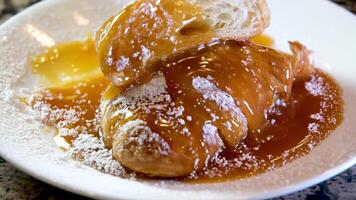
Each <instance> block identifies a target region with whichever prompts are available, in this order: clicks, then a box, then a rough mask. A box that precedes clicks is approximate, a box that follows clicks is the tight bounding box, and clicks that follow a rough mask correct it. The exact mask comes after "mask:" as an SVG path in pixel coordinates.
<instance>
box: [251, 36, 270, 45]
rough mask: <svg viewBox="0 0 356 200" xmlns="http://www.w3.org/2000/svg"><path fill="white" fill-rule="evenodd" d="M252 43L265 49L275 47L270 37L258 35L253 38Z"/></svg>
mask: <svg viewBox="0 0 356 200" xmlns="http://www.w3.org/2000/svg"><path fill="white" fill-rule="evenodd" d="M251 42H253V43H255V44H258V45H262V46H265V47H272V46H273V45H274V40H273V38H272V37H270V36H268V35H258V36H256V37H253V38H251Z"/></svg>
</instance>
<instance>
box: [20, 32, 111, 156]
mask: <svg viewBox="0 0 356 200" xmlns="http://www.w3.org/2000/svg"><path fill="white" fill-rule="evenodd" d="M31 67H32V71H33V73H34V74H37V75H39V76H40V84H41V85H47V86H48V85H49V86H48V88H46V89H44V90H43V91H41V92H39V93H38V94H37V95H35V97H34V101H33V102H29V101H28V100H27V101H28V102H29V103H30V104H31V105H32V106H34V105H35V104H36V103H40V104H42V105H48V106H49V108H50V109H51V111H54V112H57V113H58V112H62V111H69V110H74V111H75V113H76V116H72V117H77V118H78V119H77V120H76V121H75V122H72V123H69V124H65V123H66V119H63V116H61V115H62V114H63V113H58V116H52V117H59V118H58V119H55V120H54V121H47V123H48V125H50V126H54V127H56V128H58V130H59V131H60V130H65V129H69V130H75V131H77V132H81V131H86V132H89V133H92V134H95V135H98V127H97V125H96V124H95V123H96V122H95V120H96V119H97V114H96V110H97V109H98V107H99V104H100V98H101V94H102V92H103V90H104V89H105V88H106V87H107V85H108V82H107V81H106V79H105V77H104V76H103V74H102V73H101V71H100V68H99V65H98V58H97V54H96V50H95V45H94V41H93V40H90V39H88V40H86V41H75V42H70V43H64V44H59V45H57V46H54V47H52V48H50V49H48V50H47V51H46V52H45V53H44V54H41V55H38V56H36V57H34V58H33V59H32V65H31ZM67 121H68V120H67ZM63 123H64V125H59V124H63ZM74 138H75V137H72V136H61V135H60V134H58V135H57V136H56V137H55V142H56V143H57V145H58V146H60V147H62V148H64V149H68V147H69V145H70V142H71V141H72V140H73V139H74Z"/></svg>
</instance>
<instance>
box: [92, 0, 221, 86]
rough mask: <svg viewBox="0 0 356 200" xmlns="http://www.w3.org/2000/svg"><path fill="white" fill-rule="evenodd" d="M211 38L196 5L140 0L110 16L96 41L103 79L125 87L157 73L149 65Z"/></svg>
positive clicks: (199, 9) (210, 33) (211, 35)
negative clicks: (104, 77)
mask: <svg viewBox="0 0 356 200" xmlns="http://www.w3.org/2000/svg"><path fill="white" fill-rule="evenodd" d="M214 35H215V34H214V33H213V31H212V29H211V27H210V25H209V22H207V21H206V19H204V17H203V13H202V9H201V8H200V7H199V6H196V5H192V4H190V3H188V2H186V1H185V0H177V1H171V0H160V1H157V0H139V1H136V2H135V3H133V4H132V5H130V6H128V7H127V8H125V9H124V10H123V11H121V13H119V14H117V15H115V16H113V17H111V18H110V19H109V20H108V21H107V22H106V23H105V24H104V25H103V26H102V28H101V29H100V30H99V31H98V33H97V38H96V41H97V47H98V54H99V60H100V65H101V69H102V71H103V72H104V74H105V76H106V77H107V78H108V79H109V80H110V81H111V82H112V83H113V84H114V85H117V86H121V87H127V86H129V85H130V84H132V83H134V82H141V83H142V82H144V81H146V79H147V78H148V79H149V78H150V75H152V73H155V72H156V70H155V67H156V65H150V63H152V62H154V61H156V60H157V59H162V58H165V57H167V56H168V55H170V54H171V53H173V52H175V51H178V50H180V49H182V48H185V47H186V46H190V47H192V46H195V45H197V44H200V43H202V42H204V41H209V40H210V39H211V38H212V37H214Z"/></svg>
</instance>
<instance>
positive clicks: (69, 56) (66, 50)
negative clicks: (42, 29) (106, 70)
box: [31, 39, 103, 87]
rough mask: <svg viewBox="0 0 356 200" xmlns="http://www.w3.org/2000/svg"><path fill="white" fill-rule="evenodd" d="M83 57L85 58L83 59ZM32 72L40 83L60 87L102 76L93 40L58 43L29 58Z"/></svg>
mask: <svg viewBox="0 0 356 200" xmlns="http://www.w3.org/2000/svg"><path fill="white" fill-rule="evenodd" d="M83 57H85V59H83ZM31 66H32V72H33V73H34V74H38V75H40V77H41V78H42V79H41V82H42V85H47V86H48V85H50V86H57V87H62V86H63V85H66V84H68V85H70V84H73V83H76V82H79V81H81V80H85V79H95V78H99V77H102V76H103V75H102V72H101V71H100V68H99V67H98V66H99V61H98V58H97V54H96V50H95V43H94V41H93V40H90V39H88V40H86V41H84V42H80V41H77V42H71V43H69V44H59V45H57V46H54V47H51V48H49V49H48V50H47V51H46V52H45V53H44V54H41V55H38V56H35V57H34V58H32V59H31Z"/></svg>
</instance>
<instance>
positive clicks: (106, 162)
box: [68, 134, 135, 178]
mask: <svg viewBox="0 0 356 200" xmlns="http://www.w3.org/2000/svg"><path fill="white" fill-rule="evenodd" d="M68 154H69V155H70V156H71V157H72V158H73V159H75V160H78V161H81V162H83V163H84V164H85V165H88V166H91V167H93V168H95V169H97V170H100V171H102V172H104V173H108V174H111V175H114V176H119V177H124V178H134V177H135V174H134V173H131V172H129V171H127V170H126V169H125V168H124V167H123V166H122V165H121V164H120V163H119V162H118V161H116V160H114V159H113V158H112V151H111V150H108V149H106V148H105V145H104V143H103V142H102V141H101V140H100V139H99V138H97V137H95V136H92V135H88V134H80V135H79V136H78V138H76V139H75V140H74V141H73V144H72V147H71V148H70V149H69V151H68Z"/></svg>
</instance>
